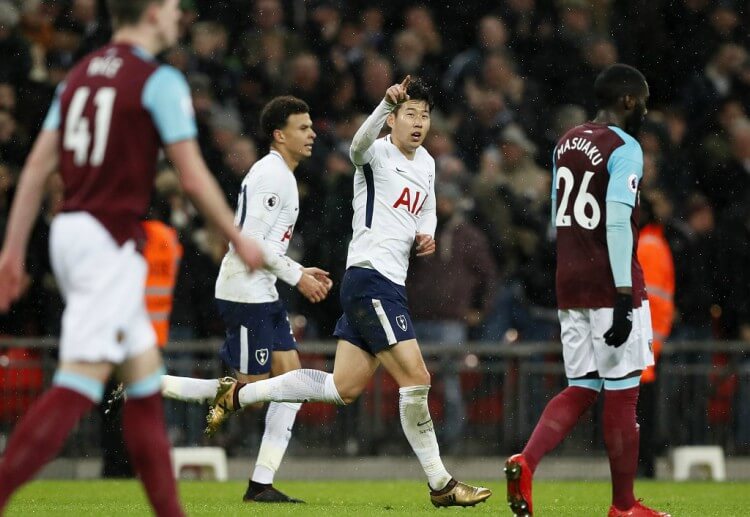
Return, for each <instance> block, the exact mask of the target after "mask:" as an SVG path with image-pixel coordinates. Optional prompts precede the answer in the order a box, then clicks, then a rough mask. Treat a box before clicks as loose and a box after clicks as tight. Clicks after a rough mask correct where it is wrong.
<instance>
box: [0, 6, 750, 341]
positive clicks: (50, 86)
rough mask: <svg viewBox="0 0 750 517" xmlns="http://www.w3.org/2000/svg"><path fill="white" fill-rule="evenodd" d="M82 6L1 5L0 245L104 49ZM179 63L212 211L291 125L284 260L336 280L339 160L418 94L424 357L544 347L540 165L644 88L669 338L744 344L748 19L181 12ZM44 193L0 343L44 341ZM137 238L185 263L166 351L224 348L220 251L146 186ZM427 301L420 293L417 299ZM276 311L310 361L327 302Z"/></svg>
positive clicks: (327, 319) (553, 330)
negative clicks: (413, 89)
mask: <svg viewBox="0 0 750 517" xmlns="http://www.w3.org/2000/svg"><path fill="white" fill-rule="evenodd" d="M105 4H106V3H105V2H104V1H97V0H68V1H62V0H61V1H54V0H12V1H11V0H0V56H2V59H0V235H2V234H3V232H4V227H5V224H6V221H7V217H8V211H9V205H10V201H11V199H12V195H13V191H14V188H15V184H16V182H17V178H18V173H19V172H20V169H21V167H22V165H23V161H24V157H25V156H26V154H27V153H28V151H29V146H30V143H31V142H32V141H33V138H34V136H35V134H36V133H37V132H38V130H39V128H40V126H41V122H42V120H43V118H44V116H45V113H46V110H47V107H48V106H49V103H50V101H51V99H52V96H53V94H54V91H55V88H56V87H57V85H58V84H59V83H60V81H62V80H63V79H64V77H65V74H66V72H67V71H68V70H69V69H70V68H71V66H73V64H74V63H75V62H76V60H77V59H78V58H80V57H81V56H82V55H84V54H85V53H87V52H89V51H91V50H92V49H94V48H96V47H98V46H100V45H102V44H103V43H105V42H106V41H107V40H108V39H109V36H110V34H111V29H110V27H109V23H108V20H107V15H106V5H105ZM182 7H183V10H184V14H183V18H182V23H181V31H182V32H181V39H180V44H179V45H178V46H177V47H175V48H173V49H171V50H170V51H168V52H167V53H165V54H164V55H163V56H160V58H161V59H163V60H164V61H165V62H167V63H170V64H171V65H173V66H175V67H177V68H178V69H180V70H181V71H182V72H184V73H185V75H186V76H187V77H188V82H189V84H190V87H191V90H192V94H193V102H194V105H195V111H196V114H197V120H198V124H199V132H200V138H199V139H200V144H201V147H202V150H203V153H204V155H205V156H206V159H207V162H208V164H209V167H210V168H211V170H212V171H213V172H214V174H215V175H216V178H217V179H218V181H219V183H220V185H221V187H222V189H223V190H224V192H225V193H226V195H227V198H228V200H229V201H230V202H231V203H232V204H235V203H236V198H237V192H238V186H239V184H240V181H241V180H242V178H243V176H244V175H245V173H246V172H247V170H248V169H249V168H250V167H251V166H252V164H253V163H254V162H255V161H256V160H257V159H258V157H259V156H262V155H263V154H265V152H267V147H266V146H267V143H265V142H263V141H261V139H259V136H258V134H257V129H258V118H259V111H260V109H261V107H262V106H263V104H264V103H265V102H266V101H268V100H269V99H270V98H272V97H273V96H275V95H279V94H293V95H296V96H298V97H301V98H302V99H304V100H305V101H307V102H308V103H309V105H310V106H311V109H312V113H311V115H312V118H313V120H314V123H315V129H316V132H317V133H318V138H317V141H316V144H315V150H314V156H313V158H312V159H311V160H308V161H307V162H303V164H302V165H301V166H300V167H299V169H298V173H297V177H298V181H299V184H300V189H299V191H300V198H301V199H300V202H301V204H300V217H299V222H298V224H297V227H296V229H295V236H294V239H293V241H292V247H291V248H290V253H291V254H292V255H293V256H294V258H295V259H297V260H298V261H301V262H303V263H304V264H306V265H316V266H320V267H322V268H324V269H327V270H329V271H330V272H331V274H332V277H333V278H334V280H338V279H340V278H341V276H342V274H343V270H344V268H345V263H346V250H347V246H348V241H349V237H350V234H351V215H352V208H351V196H352V174H353V166H352V164H351V163H350V161H349V159H348V148H349V143H350V140H351V138H352V136H353V135H354V132H355V131H356V130H357V128H358V127H359V125H360V124H361V122H362V121H363V120H364V118H365V117H366V116H367V114H368V113H369V112H370V111H371V110H372V109H373V108H374V107H375V105H376V104H377V103H378V102H379V101H380V99H381V98H382V97H383V94H384V92H385V90H386V88H387V87H388V86H390V85H391V84H393V83H395V82H397V81H400V80H401V79H402V78H403V76H405V75H406V74H411V75H412V76H419V77H421V78H422V79H424V80H425V81H426V82H427V83H428V84H430V85H431V86H432V88H433V92H434V96H435V100H436V106H435V109H434V111H433V114H432V119H433V121H432V130H431V132H430V135H429V136H428V138H427V140H426V142H425V146H426V148H427V149H428V150H429V152H430V153H431V154H432V155H433V156H434V158H435V160H436V163H437V185H436V189H437V198H438V199H437V200H438V229H437V235H436V239H437V242H438V252H437V253H436V254H435V256H434V257H432V258H431V259H429V260H426V261H423V262H415V263H414V264H413V266H412V269H413V271H412V272H411V273H410V278H411V280H410V282H409V284H408V289H409V297H410V301H411V306H412V308H413V313H412V314H413V317H414V319H415V322H416V323H418V324H420V325H421V326H422V328H424V329H425V330H424V332H429V329H430V328H435V327H437V326H442V331H441V332H439V333H437V334H436V336H437V337H436V338H435V339H437V340H439V339H440V336H446V335H450V336H453V337H451V338H450V339H451V340H454V341H455V340H462V339H465V338H467V337H468V338H471V339H480V340H491V341H504V342H514V341H520V340H547V339H554V338H556V337H557V335H558V333H559V326H558V324H557V317H556V311H555V296H554V232H553V231H552V228H551V226H550V221H549V214H550V207H549V197H550V188H551V181H550V179H551V172H550V166H551V156H552V148H553V146H554V144H555V142H556V141H557V139H558V138H559V137H560V136H561V135H562V134H563V133H565V132H566V131H567V130H568V129H569V128H571V127H573V126H575V125H577V124H580V123H582V122H584V121H585V120H587V119H589V118H591V117H592V116H593V115H594V109H595V105H594V100H595V99H594V95H593V82H594V78H595V77H596V76H597V74H598V73H599V71H600V70H602V69H603V68H604V67H606V66H608V65H610V64H612V63H614V62H618V61H622V62H626V63H629V64H632V65H634V66H636V67H638V68H639V69H641V70H642V71H643V72H644V74H645V75H646V77H647V79H648V81H649V84H650V88H651V98H650V100H649V114H648V117H647V121H646V123H645V124H644V126H643V129H642V132H641V134H640V135H639V140H640V142H641V145H642V147H643V151H644V159H645V170H644V180H643V191H642V196H645V197H646V198H647V199H648V200H649V201H650V202H651V205H652V206H653V209H654V212H655V215H656V217H657V219H658V220H659V221H660V222H661V223H662V224H663V225H664V227H665V232H666V236H667V239H668V240H669V243H670V246H671V248H672V252H673V256H674V260H675V271H676V293H675V303H676V309H677V317H676V321H675V325H674V332H673V338H679V339H707V338H712V337H713V338H719V339H743V340H747V341H750V297H749V296H748V293H750V268H749V267H748V264H750V117H749V114H750V111H749V110H750V58H749V57H748V51H749V50H750V32H749V31H748V27H750V23H749V22H750V10H749V9H748V8H747V3H746V2H734V1H731V0H648V1H646V0H501V1H497V2H425V3H419V4H417V3H412V2H402V1H399V2H397V1H393V0H380V1H378V2H372V1H369V0H348V1H342V0H339V1H336V0H309V1H302V0H225V1H221V2H218V1H208V0H203V1H201V0H183V1H182ZM61 189H62V185H61V182H60V180H59V178H57V177H53V178H52V180H51V181H50V182H49V184H48V185H47V190H48V192H47V196H46V198H45V205H44V210H43V214H42V216H41V217H40V218H39V220H38V221H37V223H36V227H35V231H34V236H33V238H32V242H31V245H30V252H29V259H28V264H27V266H28V279H27V282H26V290H25V295H24V297H23V299H22V300H21V301H20V303H18V304H17V305H16V306H15V308H14V309H13V311H12V312H11V313H10V314H8V315H3V316H0V334H6V335H8V334H9V335H23V336H34V335H56V334H57V333H58V332H59V314H60V311H61V307H62V302H61V300H60V297H59V295H58V294H57V289H56V286H55V282H54V278H53V276H52V275H51V273H50V266H49V261H48V258H47V238H46V237H47V233H48V228H49V223H50V220H51V218H52V217H53V216H54V214H55V212H56V210H57V208H58V206H59V202H60V199H61V196H62V191H61ZM154 199H155V201H154V214H155V215H154V217H159V218H161V219H163V220H165V221H167V222H168V223H170V224H171V225H173V226H174V227H175V228H176V229H177V230H178V231H179V234H180V238H181V241H182V244H183V247H184V255H183V260H182V264H181V269H180V273H179V278H178V282H177V288H176V292H175V305H174V312H173V316H172V338H173V339H184V338H200V337H208V336H214V335H222V333H223V328H222V326H221V323H220V319H219V318H218V317H217V316H216V311H215V308H214V305H213V286H214V280H215V278H216V273H217V271H218V267H219V263H220V261H221V258H222V256H223V254H224V252H225V246H226V243H225V242H223V241H222V239H221V238H220V237H219V236H218V234H217V232H216V231H215V230H214V229H213V228H211V227H210V226H209V225H207V224H205V222H204V221H203V220H201V219H200V218H199V217H198V216H197V214H196V211H195V210H194V209H193V207H192V206H191V205H190V203H189V201H188V200H187V199H186V198H185V196H184V195H183V194H182V192H181V191H180V188H179V182H178V180H177V176H176V173H175V171H174V170H172V169H171V168H170V166H169V164H167V163H163V164H162V165H161V166H160V170H159V173H158V176H157V180H156V185H155V194H154ZM436 278H437V279H438V281H435V279H436ZM282 296H285V297H286V299H288V300H290V301H289V305H290V309H291V312H293V313H294V314H297V315H299V316H296V317H295V318H294V326H295V330H296V331H297V332H298V334H299V335H300V336H304V337H306V338H317V337H319V338H322V339H327V338H329V337H330V335H331V331H332V329H333V325H334V323H335V321H336V318H338V316H339V314H340V308H339V305H338V300H337V296H335V295H334V296H331V298H330V299H329V300H327V301H326V302H324V303H322V304H319V305H315V306H313V305H309V304H307V303H306V302H304V300H301V299H300V298H299V297H297V296H295V292H294V291H292V290H289V292H285V293H282Z"/></svg>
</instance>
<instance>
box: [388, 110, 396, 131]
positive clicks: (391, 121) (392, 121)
mask: <svg viewBox="0 0 750 517" xmlns="http://www.w3.org/2000/svg"><path fill="white" fill-rule="evenodd" d="M385 123H386V124H388V127H389V128H391V129H393V125H394V124H395V123H396V114H395V113H394V112H391V113H389V114H388V118H387V119H385Z"/></svg>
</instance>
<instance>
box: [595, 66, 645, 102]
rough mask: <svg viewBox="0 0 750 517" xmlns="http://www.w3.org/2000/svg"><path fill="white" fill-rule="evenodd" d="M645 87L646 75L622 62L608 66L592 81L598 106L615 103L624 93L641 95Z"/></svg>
mask: <svg viewBox="0 0 750 517" xmlns="http://www.w3.org/2000/svg"><path fill="white" fill-rule="evenodd" d="M646 89H647V83H646V77H644V75H643V74H642V73H641V72H640V71H639V70H638V69H637V68H634V67H632V66H630V65H625V64H623V63H615V64H614V65H610V66H608V67H607V68H605V69H604V70H602V72H601V73H600V74H599V75H598V76H597V78H596V81H594V95H596V101H597V103H598V105H599V107H600V108H608V107H610V106H613V105H615V104H616V103H617V101H619V100H620V99H621V98H622V97H624V96H625V95H633V96H638V95H643V94H644V93H646Z"/></svg>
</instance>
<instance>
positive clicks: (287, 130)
mask: <svg viewBox="0 0 750 517" xmlns="http://www.w3.org/2000/svg"><path fill="white" fill-rule="evenodd" d="M286 120H287V122H286V126H284V129H282V130H281V132H282V133H283V137H284V140H283V144H284V146H285V147H286V148H287V149H288V150H289V151H290V152H291V153H292V154H293V155H294V156H296V157H297V158H300V159H301V158H308V157H310V156H311V155H312V148H313V142H315V137H316V136H317V135H316V134H315V131H313V127H312V125H313V124H312V119H311V118H310V114H309V113H295V114H294V115H289V118H287V119H286Z"/></svg>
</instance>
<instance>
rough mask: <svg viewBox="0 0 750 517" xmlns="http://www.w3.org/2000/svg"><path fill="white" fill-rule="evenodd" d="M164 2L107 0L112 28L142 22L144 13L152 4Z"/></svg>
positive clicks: (157, 0)
mask: <svg viewBox="0 0 750 517" xmlns="http://www.w3.org/2000/svg"><path fill="white" fill-rule="evenodd" d="M163 3H164V0H107V8H108V9H109V16H110V17H111V18H112V27H113V28H114V29H115V30H116V29H119V28H120V27H126V26H128V25H135V24H137V23H138V22H139V21H141V17H142V16H143V13H144V12H145V11H146V8H147V7H148V6H149V5H150V4H163Z"/></svg>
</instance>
